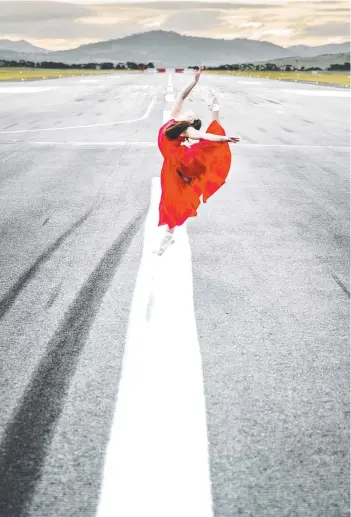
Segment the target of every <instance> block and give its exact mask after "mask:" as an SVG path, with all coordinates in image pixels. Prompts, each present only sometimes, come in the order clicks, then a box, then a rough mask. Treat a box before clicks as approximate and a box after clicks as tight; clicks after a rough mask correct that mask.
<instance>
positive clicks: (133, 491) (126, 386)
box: [97, 178, 213, 517]
mask: <svg viewBox="0 0 351 517" xmlns="http://www.w3.org/2000/svg"><path fill="white" fill-rule="evenodd" d="M160 191H161V188H160V179H159V178H154V179H153V182H152V193H151V203H150V209H149V213H148V216H147V218H146V222H145V233H144V248H143V255H142V260H141V265H140V269H139V273H138V276H137V281H136V287H135V291H134V296H133V302H132V308H131V313H130V320H129V327H128V334H127V343H126V350H125V354H124V360H123V368H122V376H121V381H120V385H119V391H118V401H117V405H116V412H115V416H114V421H113V425H112V430H111V435H110V441H109V444H108V448H107V453H106V463H105V469H104V476H103V484H102V491H101V498H100V502H99V508H98V513H97V517H117V516H118V517H139V516H140V517H142V516H145V517H149V516H150V517H151V516H152V517H213V513H212V495H211V485H210V471H209V459H208V439H207V430H206V410H205V397H204V388H203V378H202V365H201V355H200V349H199V344H198V339H197V330H196V323H195V315H194V306H193V285H192V266H191V250H190V246H189V242H188V237H187V232H186V226H185V225H183V226H181V227H178V228H177V229H176V231H175V239H176V242H175V243H174V244H173V245H171V247H170V248H168V249H167V250H166V252H165V253H164V255H162V256H161V257H159V256H158V255H155V254H153V253H152V248H153V246H154V244H155V242H154V238H155V237H158V238H161V234H162V229H161V228H157V219H158V204H159V199H160ZM158 230H160V232H159V231H158ZM158 233H160V235H158ZM177 322H178V323H177Z"/></svg>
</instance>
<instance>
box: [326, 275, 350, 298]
mask: <svg viewBox="0 0 351 517" xmlns="http://www.w3.org/2000/svg"><path fill="white" fill-rule="evenodd" d="M330 274H331V276H332V277H333V278H334V280H335V282H336V283H337V284H338V285H339V286H340V287H341V289H342V290H343V291H344V293H345V294H346V296H348V297H349V298H350V291H349V290H348V288H347V287H346V285H345V284H344V283H343V282H342V281H341V280H340V278H338V277H337V276H336V275H335V274H334V273H330Z"/></svg>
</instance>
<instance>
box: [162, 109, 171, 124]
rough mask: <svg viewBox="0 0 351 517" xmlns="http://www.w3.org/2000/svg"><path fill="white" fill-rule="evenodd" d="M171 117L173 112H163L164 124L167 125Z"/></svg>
mask: <svg viewBox="0 0 351 517" xmlns="http://www.w3.org/2000/svg"><path fill="white" fill-rule="evenodd" d="M170 117H171V110H163V123H164V124H165V123H166V122H168V120H169V119H170Z"/></svg>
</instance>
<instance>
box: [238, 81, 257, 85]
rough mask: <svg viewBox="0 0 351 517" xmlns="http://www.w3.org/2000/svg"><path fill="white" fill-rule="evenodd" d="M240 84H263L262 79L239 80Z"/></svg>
mask: <svg viewBox="0 0 351 517" xmlns="http://www.w3.org/2000/svg"><path fill="white" fill-rule="evenodd" d="M238 83H240V84H262V83H261V81H238Z"/></svg>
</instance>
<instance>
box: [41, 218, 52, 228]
mask: <svg viewBox="0 0 351 517" xmlns="http://www.w3.org/2000/svg"><path fill="white" fill-rule="evenodd" d="M49 219H50V217H47V218H46V219H45V221H44V222H43V224H42V226H45V225H46V223H47V222H48V221H49Z"/></svg>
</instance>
